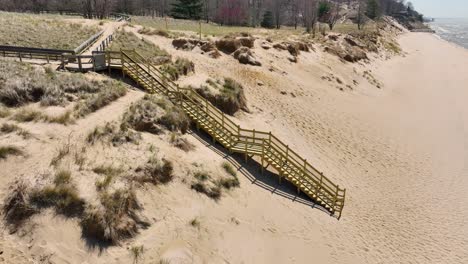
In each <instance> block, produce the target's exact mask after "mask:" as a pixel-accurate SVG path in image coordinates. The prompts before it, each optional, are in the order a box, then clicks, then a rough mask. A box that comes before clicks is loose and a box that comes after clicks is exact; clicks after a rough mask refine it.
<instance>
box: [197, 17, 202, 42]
mask: <svg viewBox="0 0 468 264" xmlns="http://www.w3.org/2000/svg"><path fill="white" fill-rule="evenodd" d="M198 23H199V26H200V41H201V39H202V37H201V20H199V21H198Z"/></svg>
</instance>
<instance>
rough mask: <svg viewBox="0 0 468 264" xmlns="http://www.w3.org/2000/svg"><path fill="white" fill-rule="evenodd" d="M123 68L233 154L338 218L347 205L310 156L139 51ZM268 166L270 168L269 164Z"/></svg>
mask: <svg viewBox="0 0 468 264" xmlns="http://www.w3.org/2000/svg"><path fill="white" fill-rule="evenodd" d="M121 53H122V54H121V60H122V71H123V73H124V75H125V74H126V75H128V76H129V77H131V78H132V79H133V80H135V81H136V82H137V83H138V84H140V85H141V86H142V87H144V88H145V89H146V90H147V91H148V92H149V93H157V94H161V95H165V96H167V97H168V98H169V99H170V100H171V101H172V102H173V103H174V104H177V105H180V106H181V107H182V109H183V110H184V111H185V113H187V115H188V116H189V117H190V118H191V119H192V120H193V122H194V123H195V124H196V126H197V128H198V129H200V128H201V129H203V130H204V131H206V132H207V133H208V134H209V135H211V136H212V138H213V141H217V142H219V143H220V144H221V145H222V146H224V147H225V148H226V149H228V150H229V151H230V152H231V153H234V152H235V153H243V154H245V158H246V160H247V158H248V157H253V156H258V157H259V158H260V159H261V165H262V172H263V170H264V169H266V168H267V167H268V166H270V165H271V166H272V167H273V168H274V169H275V170H276V171H278V174H279V180H280V182H281V179H283V178H284V179H286V180H288V181H289V182H291V183H292V184H294V185H295V186H296V187H297V190H298V192H300V191H302V192H304V193H305V194H306V195H307V196H309V197H310V198H311V199H313V200H314V201H316V202H317V203H318V204H320V205H321V206H322V207H323V208H325V209H326V210H328V211H329V212H330V213H331V214H333V215H336V216H337V217H338V219H340V217H341V213H342V210H343V207H344V201H345V194H346V189H341V188H340V187H339V186H338V185H335V184H334V183H333V182H331V181H330V180H329V179H328V178H327V177H325V176H323V174H322V173H321V172H319V171H318V170H317V169H315V168H314V167H313V166H312V165H310V163H308V162H307V160H306V159H304V158H302V157H301V156H299V155H298V154H297V153H296V152H294V151H293V150H291V149H290V148H289V146H288V145H286V144H284V143H283V142H282V141H281V140H279V139H278V138H277V137H275V136H274V135H272V134H271V132H263V131H256V130H248V129H243V128H241V127H240V126H239V125H237V124H236V123H234V122H233V121H231V120H230V119H229V118H228V117H227V116H226V115H225V114H224V113H223V112H221V111H220V110H219V109H218V108H216V107H215V106H213V105H212V104H211V103H210V102H208V101H207V100H206V99H204V98H203V97H201V96H200V95H199V94H198V93H196V92H195V91H194V90H192V89H186V88H180V87H179V86H178V85H176V84H175V83H173V82H172V81H170V80H169V79H167V78H166V77H165V75H164V74H162V73H161V72H160V71H159V70H158V68H156V67H155V66H154V65H152V64H151V63H149V62H148V61H147V60H146V59H144V58H143V57H142V56H141V55H140V54H138V53H137V52H136V51H122V52H121ZM265 166H266V167H265Z"/></svg>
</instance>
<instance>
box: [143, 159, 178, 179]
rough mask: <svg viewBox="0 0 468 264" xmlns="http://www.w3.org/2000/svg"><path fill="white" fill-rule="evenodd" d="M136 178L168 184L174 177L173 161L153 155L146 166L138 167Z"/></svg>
mask: <svg viewBox="0 0 468 264" xmlns="http://www.w3.org/2000/svg"><path fill="white" fill-rule="evenodd" d="M136 172H137V173H138V175H137V176H135V180H136V181H137V182H140V183H147V182H149V183H152V184H167V183H169V182H171V181H172V180H173V178H174V175H173V172H174V165H173V163H172V161H170V160H167V159H164V158H159V157H157V156H151V157H150V158H149V159H148V162H147V163H146V165H145V166H142V167H138V168H137V169H136Z"/></svg>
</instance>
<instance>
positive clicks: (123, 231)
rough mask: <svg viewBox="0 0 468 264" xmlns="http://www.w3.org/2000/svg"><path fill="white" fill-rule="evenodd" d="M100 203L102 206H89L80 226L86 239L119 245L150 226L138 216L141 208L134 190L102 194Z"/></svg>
mask: <svg viewBox="0 0 468 264" xmlns="http://www.w3.org/2000/svg"><path fill="white" fill-rule="evenodd" d="M100 202H101V205H100V206H88V207H87V208H86V210H85V212H84V215H83V218H82V219H81V223H80V224H81V228H82V232H83V235H84V236H85V237H88V238H92V239H96V240H98V241H102V242H107V243H111V244H118V243H119V241H120V240H122V239H125V238H130V237H133V236H135V235H136V234H137V233H138V230H139V229H140V228H142V227H147V226H148V223H146V222H144V221H142V220H141V219H140V217H139V216H138V214H137V213H138V211H140V210H141V206H140V204H139V202H138V200H137V197H136V194H135V192H134V191H133V190H132V189H121V190H116V191H115V192H113V193H109V192H104V193H101V195H100Z"/></svg>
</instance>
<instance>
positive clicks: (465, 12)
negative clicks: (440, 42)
mask: <svg viewBox="0 0 468 264" xmlns="http://www.w3.org/2000/svg"><path fill="white" fill-rule="evenodd" d="M410 2H412V3H413V5H414V7H415V9H416V10H417V11H419V12H420V13H423V14H424V15H425V16H428V17H468V0H410Z"/></svg>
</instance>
